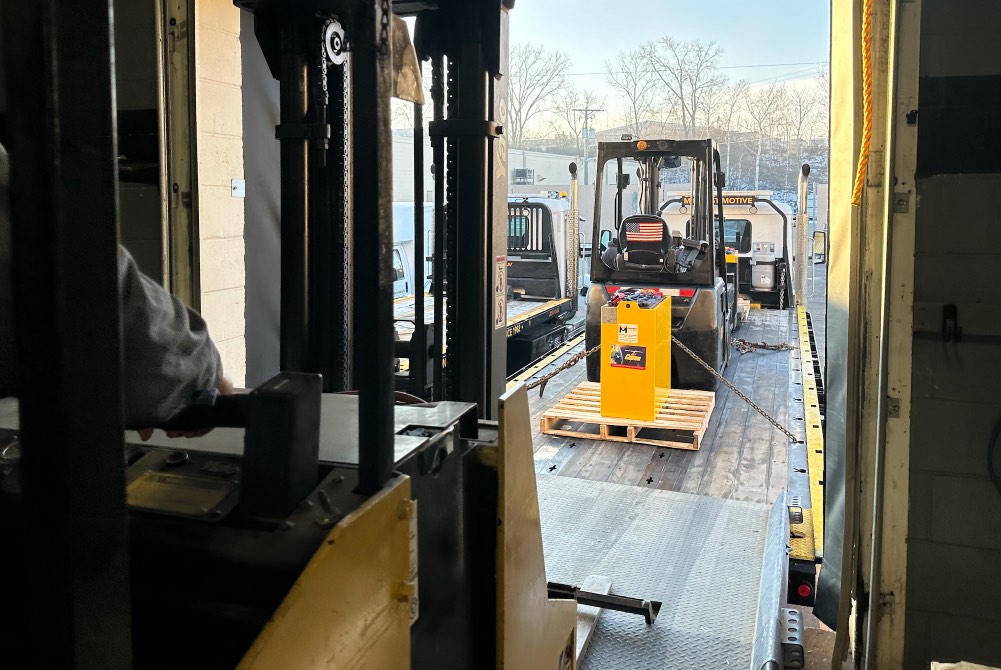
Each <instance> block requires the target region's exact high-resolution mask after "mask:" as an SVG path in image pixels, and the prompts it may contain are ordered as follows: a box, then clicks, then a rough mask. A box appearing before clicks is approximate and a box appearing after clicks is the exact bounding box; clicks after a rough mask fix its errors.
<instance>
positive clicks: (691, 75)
mask: <svg viewBox="0 0 1001 670" xmlns="http://www.w3.org/2000/svg"><path fill="white" fill-rule="evenodd" d="M722 53H723V49H722V47H720V46H719V45H718V44H716V42H703V41H702V40H690V41H687V42H683V41H680V40H676V39H674V38H673V37H662V38H661V39H660V40H658V41H657V42H652V43H650V44H647V45H645V46H644V47H643V54H644V56H645V57H646V61H647V66H648V67H649V68H650V69H651V70H653V73H654V75H655V76H656V77H657V79H658V80H659V81H660V83H662V84H663V85H664V86H665V87H666V88H667V91H668V92H669V93H670V95H671V97H673V98H674V99H675V102H676V103H677V105H678V107H679V109H680V111H681V124H682V127H683V129H684V131H685V134H686V135H687V136H689V137H691V136H693V135H694V133H695V131H696V123H697V119H698V118H699V113H700V112H701V111H702V108H703V107H704V106H705V98H706V95H707V93H708V92H709V91H714V90H716V89H718V88H719V87H720V86H722V85H723V83H724V82H725V78H724V77H723V76H722V75H721V74H720V72H719V69H718V67H717V63H718V61H719V57H720V55H721V54H722Z"/></svg>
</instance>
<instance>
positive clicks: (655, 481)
mask: <svg viewBox="0 0 1001 670" xmlns="http://www.w3.org/2000/svg"><path fill="white" fill-rule="evenodd" d="M794 315H795V312H794V311H792V310H787V311H784V312H779V311H777V310H762V309H752V310H751V311H750V315H749V319H748V321H747V322H746V323H743V324H741V326H740V328H738V330H737V332H736V334H735V337H741V338H744V339H746V340H748V341H750V342H761V341H764V342H768V343H773V344H776V343H780V342H789V343H791V344H794V345H795V344H796V343H797V342H796V331H795V329H794V328H793V327H792V322H793V321H792V320H793V319H794ZM582 350H583V343H581V344H580V345H579V346H578V347H576V348H574V349H573V350H571V351H570V352H568V353H567V354H566V355H564V356H563V357H561V358H559V359H557V360H556V361H554V362H553V363H552V365H550V366H548V367H546V368H545V369H543V370H542V371H540V372H539V373H538V375H537V376H541V375H542V374H545V373H547V372H549V371H551V370H553V369H554V368H555V367H556V366H557V365H559V364H560V363H562V362H563V361H564V360H566V358H568V357H569V356H570V355H572V354H574V353H577V352H578V351H582ZM678 355H682V356H683V355H685V354H684V353H680V354H678ZM790 355H791V354H790V352H788V351H767V350H759V351H754V352H751V353H747V354H740V353H739V352H737V350H736V349H734V351H733V354H732V357H731V359H730V364H729V366H728V367H727V369H726V371H725V373H724V374H725V376H726V377H727V378H728V379H729V380H730V381H731V382H733V384H734V385H736V386H737V388H739V389H741V391H742V392H743V393H745V394H746V395H748V396H749V397H750V398H751V399H752V400H754V401H755V402H756V403H757V404H759V405H760V406H761V407H762V408H763V409H764V410H765V411H767V412H768V413H769V414H771V415H772V416H773V417H775V419H776V420H777V421H778V422H779V423H780V424H782V425H784V426H787V425H788V423H789V421H788V420H789V405H790V404H793V406H795V403H791V402H790V400H791V399H794V398H793V396H796V389H797V388H798V387H797V386H795V380H794V379H793V378H791V377H790V370H789V361H790ZM586 379H587V373H586V369H585V365H584V363H583V362H580V363H578V364H577V365H576V366H574V367H572V368H570V369H568V370H566V371H564V372H562V373H560V374H559V375H558V376H556V377H554V378H553V379H552V380H551V381H550V382H549V383H548V384H547V385H546V389H545V395H544V396H542V397H541V398H540V397H539V393H538V389H535V390H532V391H530V392H529V398H530V401H529V402H530V409H531V413H532V419H533V424H534V431H535V432H534V435H533V437H534V449H535V466H536V472H539V473H545V474H550V475H562V476H567V477H578V478H581V479H592V480H597V481H605V482H613V483H617V484H630V485H634V486H643V487H648V488H656V489H662V490H668V491H678V492H682V493H692V494H697V495H705V496H712V497H715V498H723V499H731V500H742V501H748V502H758V503H769V504H770V503H772V502H774V501H775V499H776V498H777V497H778V496H779V495H780V494H781V493H782V491H783V490H784V489H785V486H786V477H787V471H786V468H787V454H788V448H789V443H788V439H787V438H786V437H785V436H784V435H783V434H782V433H781V432H779V431H778V430H777V429H776V428H774V427H773V426H772V425H771V424H770V423H769V422H768V421H767V420H766V419H765V418H764V417H762V416H760V415H759V414H758V413H757V412H755V411H754V410H753V409H752V408H751V407H750V406H748V405H747V404H746V403H745V402H744V401H743V400H741V399H740V398H738V397H737V396H736V395H735V394H734V393H733V392H731V391H730V390H729V389H727V388H726V387H725V386H722V385H720V388H719V390H718V391H717V396H716V408H715V410H714V412H713V415H712V417H711V419H710V423H709V427H708V429H707V431H706V434H705V438H704V440H703V441H702V445H701V447H700V449H699V450H698V451H690V450H684V449H671V448H666V447H655V446H649V445H643V444H629V443H621V442H606V441H596V440H585V439H580V438H568V437H558V436H552V435H546V434H543V433H541V431H540V426H539V424H540V419H541V415H542V413H543V412H545V411H546V410H547V409H548V408H549V407H550V406H552V405H553V404H555V403H556V402H557V401H558V400H559V399H560V398H561V397H562V396H563V395H565V394H566V393H569V392H570V391H571V390H573V389H574V388H576V386H577V385H578V384H579V383H580V382H581V381H584V380H586ZM529 381H531V380H529ZM796 397H800V398H801V397H802V396H796Z"/></svg>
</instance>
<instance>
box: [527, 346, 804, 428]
mask: <svg viewBox="0 0 1001 670" xmlns="http://www.w3.org/2000/svg"><path fill="white" fill-rule="evenodd" d="M671 341H672V342H674V344H676V345H678V348H679V349H681V350H682V351H684V352H685V353H686V354H688V355H689V356H691V357H692V359H694V360H695V362H696V363H698V364H699V365H701V366H702V367H704V368H705V369H706V370H707V371H708V372H709V373H710V374H711V375H712V376H714V377H716V379H718V380H720V381H721V382H722V383H723V385H724V386H726V387H727V388H728V389H730V390H731V391H733V392H734V393H735V394H736V395H737V397H738V398H740V399H741V400H743V401H744V402H746V403H747V404H748V405H750V406H751V408H753V409H754V411H756V412H757V413H758V414H760V415H761V416H763V417H765V418H766V419H768V422H769V423H771V424H772V425H773V426H775V427H776V428H778V429H779V430H780V431H782V434H783V435H785V436H786V437H788V438H789V440H790V441H792V442H796V441H797V438H796V436H795V435H793V434H792V432H790V431H789V429H788V428H785V427H784V426H783V425H782V424H780V423H779V422H778V421H776V420H775V419H774V418H773V417H772V416H771V415H770V414H769V413H768V412H766V411H765V410H763V409H761V408H760V407H759V406H758V405H757V404H755V402H754V401H753V400H751V399H750V398H748V397H747V396H746V395H744V394H743V393H741V391H740V390H739V389H738V388H737V387H736V386H734V385H733V384H732V383H730V381H729V380H728V379H727V378H726V377H724V376H723V375H721V374H720V373H719V372H717V371H716V370H715V369H713V367H712V366H711V365H709V364H708V363H706V362H705V361H704V360H702V359H701V358H699V357H698V355H696V353H695V352H694V351H692V350H691V349H689V348H688V347H686V346H685V345H684V344H682V343H681V341H680V340H678V338H677V337H675V336H674V335H672V336H671ZM768 346H772V347H775V346H781V347H783V348H789V349H791V348H792V347H790V346H789V345H768ZM600 348H601V345H600V344H599V345H598V346H595V347H591V348H590V349H588V350H587V351H580V352H577V353H576V354H574V355H573V356H571V357H570V358H568V359H567V360H566V362H564V363H562V364H561V365H560V366H559V367H558V368H556V369H555V370H553V371H552V372H550V373H549V374H547V375H544V376H542V377H539V378H538V379H536V380H535V381H534V382H532V383H531V384H529V385H528V390H529V391H531V390H532V389H534V388H536V387H539V396H541V395H542V394H543V393H544V392H545V390H546V384H547V383H548V382H549V380H551V379H552V378H553V377H555V376H556V375H558V374H559V373H561V372H563V371H564V370H566V369H568V368H571V367H573V366H574V365H576V364H577V363H579V362H580V361H582V360H584V359H585V358H587V357H588V356H590V355H591V354H593V353H595V352H596V351H598V349H600Z"/></svg>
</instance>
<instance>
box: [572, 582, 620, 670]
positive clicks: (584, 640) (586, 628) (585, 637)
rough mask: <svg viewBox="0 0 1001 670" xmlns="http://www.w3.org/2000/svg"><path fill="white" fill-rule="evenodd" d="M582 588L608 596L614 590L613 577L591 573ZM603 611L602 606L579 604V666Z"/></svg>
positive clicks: (577, 654)
mask: <svg viewBox="0 0 1001 670" xmlns="http://www.w3.org/2000/svg"><path fill="white" fill-rule="evenodd" d="M580 590H581V591H587V592H589V593H600V594H602V595H606V596H607V595H608V594H609V593H610V592H611V591H612V579H611V577H604V576H601V575H590V576H588V577H587V578H586V579H584V583H583V584H581V585H580ZM601 611H602V608H600V607H595V606H593V605H580V604H578V605H577V653H576V656H577V665H576V667H578V668H579V667H580V663H581V660H582V659H583V658H584V654H586V653H587V647H588V645H589V644H591V637H592V636H593V635H594V631H595V630H596V629H597V628H598V617H599V616H601Z"/></svg>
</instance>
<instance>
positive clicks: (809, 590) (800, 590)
mask: <svg viewBox="0 0 1001 670" xmlns="http://www.w3.org/2000/svg"><path fill="white" fill-rule="evenodd" d="M796 594H797V595H799V597H800V598H809V597H810V596H811V595H812V594H813V587H812V586H810V585H809V584H800V585H799V586H797V587H796Z"/></svg>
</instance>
